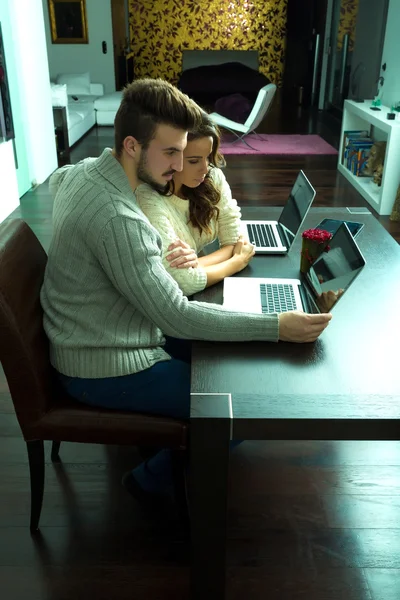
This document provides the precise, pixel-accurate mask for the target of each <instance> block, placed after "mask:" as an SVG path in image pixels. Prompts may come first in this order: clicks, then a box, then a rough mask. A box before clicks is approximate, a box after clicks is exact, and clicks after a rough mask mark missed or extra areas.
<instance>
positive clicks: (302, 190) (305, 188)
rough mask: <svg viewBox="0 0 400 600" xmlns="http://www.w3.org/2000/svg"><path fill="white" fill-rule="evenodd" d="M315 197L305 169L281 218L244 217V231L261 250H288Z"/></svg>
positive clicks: (296, 182) (281, 252) (259, 251)
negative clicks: (259, 218)
mask: <svg viewBox="0 0 400 600" xmlns="http://www.w3.org/2000/svg"><path fill="white" fill-rule="evenodd" d="M314 197H315V190H314V188H313V186H312V185H311V183H310V182H309V181H308V179H307V177H306V176H305V175H304V173H303V171H300V173H299V174H298V176H297V179H296V181H295V183H294V186H293V188H292V191H291V192H290V195H289V198H288V200H287V202H286V204H285V206H284V208H283V210H282V213H281V216H280V217H279V220H278V221H242V233H243V234H244V235H245V236H246V237H248V238H249V240H250V242H251V243H252V244H254V246H255V250H256V253H258V254H286V253H287V252H288V251H289V248H290V246H291V245H292V244H293V242H294V240H295V238H296V235H297V233H298V232H299V230H300V227H301V225H302V223H303V221H304V219H305V218H306V215H307V213H308V211H309V210H310V206H311V204H312V201H313V200H314Z"/></svg>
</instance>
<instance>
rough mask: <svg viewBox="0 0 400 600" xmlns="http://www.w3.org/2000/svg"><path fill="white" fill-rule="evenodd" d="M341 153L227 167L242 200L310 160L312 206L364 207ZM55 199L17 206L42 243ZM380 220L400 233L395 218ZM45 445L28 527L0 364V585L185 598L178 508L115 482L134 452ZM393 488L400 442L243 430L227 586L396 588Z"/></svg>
mask: <svg viewBox="0 0 400 600" xmlns="http://www.w3.org/2000/svg"><path fill="white" fill-rule="evenodd" d="M278 117H279V115H278ZM274 118H275V120H274V121H273V122H271V123H269V124H267V125H266V128H267V129H266V130H269V131H272V130H273V131H274V132H291V133H295V132H299V133H314V132H319V133H320V134H321V135H323V137H324V138H325V139H326V140H327V141H329V142H330V143H334V144H335V143H337V139H338V134H337V127H335V124H334V123H333V125H332V123H329V120H328V121H325V122H322V121H321V119H319V118H318V117H317V116H311V117H310V116H309V115H306V114H303V115H296V114H294V115H292V119H291V121H290V120H289V121H288V120H287V119H286V120H285V122H283V121H282V120H280V119H279V118H277V117H276V115H275V117H274ZM279 122H280V126H279ZM290 127H291V129H290ZM107 145H109V146H111V145H112V130H111V129H110V128H100V129H97V130H96V129H95V130H93V131H92V132H91V133H90V134H89V135H88V136H87V137H86V138H85V139H84V140H83V141H82V142H81V143H80V144H79V145H78V146H77V147H76V148H75V149H74V151H73V154H72V161H73V162H76V161H77V160H79V159H81V158H83V157H85V156H88V155H92V156H96V155H98V154H99V153H100V152H101V150H102V148H103V147H104V146H107ZM335 163H336V160H335V157H324V156H317V157H312V156H311V157H266V156H261V157H258V156H247V157H246V156H229V157H228V167H227V169H226V175H227V178H228V181H229V183H230V184H231V186H232V189H233V193H234V196H235V197H236V198H237V199H238V201H239V203H240V204H242V205H244V204H255V203H271V204H282V203H283V202H284V201H285V199H286V197H287V194H288V191H289V189H290V187H291V185H292V182H293V180H294V178H295V175H296V173H297V171H298V169H299V168H303V169H304V170H305V172H306V174H307V175H308V177H309V178H310V180H311V181H312V183H313V184H314V186H315V188H316V190H317V197H316V205H323V206H350V207H351V206H352V207H357V206H366V204H365V202H364V201H363V200H362V199H361V198H360V196H359V195H358V194H357V193H356V192H354V191H353V190H352V189H351V187H350V186H349V185H348V184H347V182H346V181H345V180H344V179H343V178H342V176H340V175H338V174H337V172H336V167H335ZM51 209H52V200H51V198H50V195H49V193H48V187H47V185H46V184H44V185H42V186H40V187H38V188H37V189H36V190H34V191H32V192H29V193H28V194H26V195H25V196H24V198H23V199H22V201H21V208H20V209H18V210H17V211H16V212H15V215H14V216H23V218H25V219H26V220H27V221H28V223H29V224H30V225H31V226H32V228H33V229H34V230H35V232H36V233H37V235H38V236H39V238H40V239H41V240H42V242H43V244H44V246H45V247H47V246H48V243H49V240H50V236H51ZM380 220H381V221H382V223H383V225H384V226H385V227H386V228H387V229H388V230H389V231H391V233H392V235H393V236H394V237H395V238H396V239H397V240H398V241H399V240H400V227H399V224H394V223H390V222H389V220H388V218H384V219H382V218H381V219H380ZM349 327H351V315H349ZM373 351H375V350H374V349H373V348H371V352H373ZM48 452H49V448H47V463H48V464H47V473H46V490H45V499H44V506H43V512H42V519H41V524H42V528H41V535H40V536H38V537H36V538H32V537H31V536H30V534H29V529H28V522H29V500H30V495H29V472H28V465H27V455H26V450H25V445H24V442H23V441H22V439H21V436H20V432H19V428H18V424H17V421H16V418H15V415H14V412H13V408H12V404H11V401H10V398H9V395H8V392H7V386H6V383H5V380H4V376H3V375H2V374H1V373H0V482H1V483H0V489H1V493H0V597H1V598H2V599H4V600H28V599H29V600H71V599H76V600H79V599H81V598H82V599H83V598H84V599H85V600H86V599H87V598H92V599H93V600H111V599H114V598H116V599H118V600H125V599H126V600H142V599H143V600H144V599H146V600H188V598H189V596H188V564H189V558H188V548H187V546H186V545H185V543H184V542H183V541H182V538H181V534H180V530H179V527H178V525H177V522H176V516H175V515H174V514H169V513H168V512H167V514H162V515H161V514H160V515H149V514H148V513H146V512H145V511H144V510H143V509H141V508H140V507H139V506H137V505H136V504H135V503H134V501H133V500H131V498H130V497H128V496H127V494H126V493H125V492H124V490H123V489H122V488H121V485H120V478H121V475H122V474H123V473H124V472H125V471H126V470H127V469H128V468H130V467H131V466H133V465H134V464H135V463H136V462H137V461H138V457H137V455H136V454H135V450H134V449H132V450H129V449H126V448H125V449H124V448H119V447H103V446H94V445H84V446H82V445H79V444H64V445H62V446H61V458H62V463H61V464H59V465H52V464H51V463H50V459H49V453H48ZM399 492H400V443H379V442H376V443H369V442H368V443H364V442H354V443H353V442H274V441H271V442H245V443H243V444H242V445H241V446H240V447H239V448H237V449H236V450H235V452H234V454H233V456H232V471H231V493H230V518H229V556H228V572H229V593H228V599H229V600H239V599H240V600H243V599H246V600H265V599H266V598H268V600H399V598H400V500H399V497H400V496H399ZM204 600H207V599H206V598H205V599H204Z"/></svg>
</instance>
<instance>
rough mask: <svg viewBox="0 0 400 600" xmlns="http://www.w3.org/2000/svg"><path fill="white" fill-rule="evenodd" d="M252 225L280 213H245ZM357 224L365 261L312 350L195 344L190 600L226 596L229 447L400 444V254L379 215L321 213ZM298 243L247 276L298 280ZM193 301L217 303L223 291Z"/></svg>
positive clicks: (260, 260)
mask: <svg viewBox="0 0 400 600" xmlns="http://www.w3.org/2000/svg"><path fill="white" fill-rule="evenodd" d="M243 213H244V217H245V218H264V219H265V218H267V219H268V218H272V219H276V218H278V217H279V214H280V209H275V208H252V207H249V208H248V209H245V210H243ZM325 217H332V218H340V219H346V220H353V221H362V222H363V223H365V227H364V229H363V230H362V232H361V233H360V235H359V236H358V238H357V243H358V244H359V246H360V249H361V251H362V253H363V254H364V257H365V259H366V261H367V264H366V266H365V267H364V269H363V272H362V273H361V274H360V276H359V277H358V279H357V280H356V281H355V282H354V284H353V285H352V287H351V288H350V289H349V290H348V291H347V292H346V295H345V297H344V298H343V300H341V301H340V302H339V303H338V304H337V306H335V308H334V310H333V311H332V314H333V320H332V322H331V324H330V325H329V327H328V328H327V329H326V331H325V332H324V333H323V335H322V336H321V337H320V338H319V339H318V340H317V341H316V342H315V343H313V344H290V343H283V342H279V343H278V344H274V343H260V342H249V343H211V342H196V343H194V345H193V359H192V390H191V391H192V396H191V457H190V461H191V468H190V474H191V475H190V493H191V521H192V526H191V527H192V530H191V535H192V538H191V540H192V541H191V543H192V572H191V598H192V599H193V600H194V599H195V600H205V599H207V600H224V599H225V559H226V521H227V482H228V471H229V447H230V440H398V439H399V438H400V424H399V418H400V363H399V357H400V350H399V344H400V340H399V337H400V336H399V333H400V311H399V307H400V247H399V245H398V244H397V243H396V242H395V241H394V240H393V238H392V237H391V236H390V235H389V234H388V233H387V232H386V231H385V230H384V228H383V227H382V226H381V225H380V223H379V222H378V221H377V220H376V219H375V218H374V217H373V215H372V214H350V213H349V212H348V211H347V210H346V209H344V208H343V209H335V210H333V209H332V210H331V209H326V208H314V209H312V210H311V211H310V213H309V215H308V217H307V220H306V222H305V224H304V226H303V227H302V230H304V229H307V228H308V227H315V226H316V225H317V224H318V223H319V222H320V221H321V220H322V219H323V218H325ZM300 246H301V238H300V239H298V240H297V242H296V243H295V245H294V246H293V248H292V249H291V251H290V253H289V255H287V256H276V257H272V256H269V257H267V256H256V257H255V258H254V259H253V261H252V262H251V264H250V265H249V267H247V268H246V269H245V270H244V271H242V273H240V276H246V277H262V276H266V277H268V276H284V277H299V264H300V254H299V253H300ZM196 299H199V300H203V301H208V302H216V303H221V302H222V284H220V285H217V286H214V287H213V288H210V289H208V290H206V291H205V292H203V293H202V294H199V295H198V296H197V297H196Z"/></svg>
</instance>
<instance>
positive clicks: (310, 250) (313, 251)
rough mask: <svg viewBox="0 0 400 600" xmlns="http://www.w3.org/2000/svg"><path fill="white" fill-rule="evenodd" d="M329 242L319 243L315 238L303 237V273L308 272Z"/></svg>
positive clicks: (301, 260)
mask: <svg viewBox="0 0 400 600" xmlns="http://www.w3.org/2000/svg"><path fill="white" fill-rule="evenodd" d="M327 244H328V242H326V243H319V242H316V241H314V240H309V239H307V238H302V245H301V259H300V271H301V273H304V274H305V273H307V271H308V269H309V268H310V267H311V265H312V264H313V262H314V261H315V260H316V259H317V258H318V256H319V255H320V254H322V252H323V251H324V249H325V248H326V246H327Z"/></svg>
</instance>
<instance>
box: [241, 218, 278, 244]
mask: <svg viewBox="0 0 400 600" xmlns="http://www.w3.org/2000/svg"><path fill="white" fill-rule="evenodd" d="M247 233H248V235H249V240H250V243H251V244H254V245H255V246H259V247H264V248H275V247H276V246H277V243H276V239H275V235H274V230H273V228H272V226H271V225H266V224H264V223H257V224H254V223H248V224H247Z"/></svg>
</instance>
